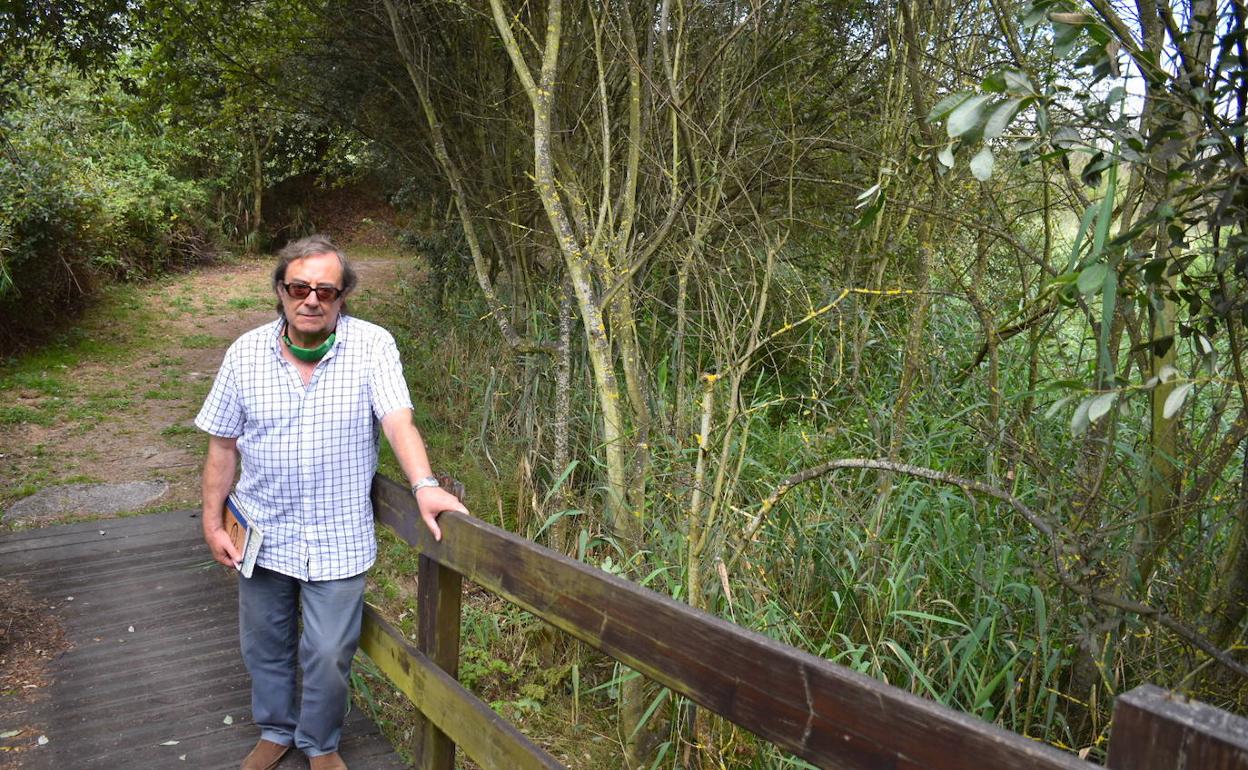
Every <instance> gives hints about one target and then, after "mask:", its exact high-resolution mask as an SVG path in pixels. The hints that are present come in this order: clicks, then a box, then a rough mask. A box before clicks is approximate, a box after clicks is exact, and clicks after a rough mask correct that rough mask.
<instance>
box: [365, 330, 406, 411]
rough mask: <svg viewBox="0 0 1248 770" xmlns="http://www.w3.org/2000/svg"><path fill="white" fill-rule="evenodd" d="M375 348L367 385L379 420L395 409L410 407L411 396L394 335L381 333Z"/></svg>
mask: <svg viewBox="0 0 1248 770" xmlns="http://www.w3.org/2000/svg"><path fill="white" fill-rule="evenodd" d="M377 348H378V349H377V354H376V355H375V356H374V357H373V367H372V371H371V372H370V373H369V382H368V385H369V392H370V394H371V399H372V405H373V414H374V415H376V417H377V419H378V420H380V419H381V418H383V417H385V416H386V415H387V414H389V413H390V412H393V411H394V410H395V409H411V408H412V397H411V395H409V394H408V392H407V380H405V379H403V364H402V362H401V361H400V360H399V347H398V346H397V345H395V344H394V337H392V336H390V334H389V333H383V334H382V336H381V339H380V340H378V345H377Z"/></svg>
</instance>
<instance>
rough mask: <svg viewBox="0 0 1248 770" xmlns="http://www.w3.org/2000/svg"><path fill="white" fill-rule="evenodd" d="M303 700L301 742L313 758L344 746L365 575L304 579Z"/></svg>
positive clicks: (297, 739)
mask: <svg viewBox="0 0 1248 770" xmlns="http://www.w3.org/2000/svg"><path fill="white" fill-rule="evenodd" d="M300 586H301V588H302V597H301V598H302V603H303V638H302V639H300V641H299V665H300V666H301V667H302V668H303V705H302V707H301V708H300V711H299V714H300V716H299V727H298V729H296V731H295V745H296V746H297V747H298V748H299V749H300V750H301V751H303V753H304V754H307V755H308V756H309V757H316V756H320V755H322V754H329V753H331V752H335V751H337V750H338V740H339V738H341V737H342V722H343V719H344V718H345V717H346V715H347V697H348V694H347V688H348V685H349V682H350V674H351V658H352V656H354V655H355V648H356V646H358V645H359V642H360V620H361V618H362V617H363V613H364V575H363V574H359V575H356V576H355V577H350V578H345V579H343V580H315V581H310V582H301V583H300Z"/></svg>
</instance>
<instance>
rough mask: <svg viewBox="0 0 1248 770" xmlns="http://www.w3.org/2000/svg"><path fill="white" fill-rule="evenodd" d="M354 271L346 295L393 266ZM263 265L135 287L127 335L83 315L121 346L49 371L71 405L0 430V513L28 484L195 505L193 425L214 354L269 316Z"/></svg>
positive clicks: (255, 262) (198, 451)
mask: <svg viewBox="0 0 1248 770" xmlns="http://www.w3.org/2000/svg"><path fill="white" fill-rule="evenodd" d="M353 265H354V266H355V268H356V270H357V272H358V273H359V275H360V283H359V288H358V289H357V294H366V293H369V292H382V293H384V292H385V287H386V286H387V285H393V283H394V281H395V280H396V278H397V275H398V273H399V269H400V265H401V263H400V261H399V260H397V259H393V258H369V259H362V260H356V261H353ZM271 269H272V260H271V258H267V257H266V258H262V259H252V260H247V261H244V262H241V263H239V264H234V265H227V266H219V267H214V268H207V269H203V270H198V271H195V272H192V273H187V274H184V275H180V276H175V277H173V278H170V279H164V280H162V281H160V282H158V283H155V284H151V285H149V286H145V287H141V288H139V289H138V290H137V291H136V292H135V295H134V296H136V297H137V298H136V299H133V300H128V302H129V305H128V306H127V307H126V308H125V309H124V311H123V314H122V315H120V317H121V318H123V319H127V318H130V317H133V318H137V319H139V321H138V322H136V323H135V324H134V328H125V327H127V326H129V324H128V323H126V322H122V323H118V322H117V321H116V320H114V319H115V318H116V317H118V316H117V314H114V316H113V317H112V318H110V317H109V316H108V314H107V313H101V314H100V315H102V316H103V317H93V316H91V315H89V316H88V318H87V319H86V320H85V321H84V324H83V329H84V331H85V332H86V334H87V335H88V336H89V337H96V338H98V339H106V340H109V341H110V342H116V341H118V340H120V341H121V342H122V347H123V352H122V353H121V354H119V355H116V356H115V357H113V358H111V359H103V360H101V359H100V357H98V356H96V357H87V358H86V360H83V361H82V362H80V363H75V364H69V365H65V369H64V370H63V371H59V372H53V374H55V375H56V376H58V377H59V378H60V379H62V380H64V381H65V382H67V383H68V384H69V385H68V388H67V391H68V392H67V395H66V396H65V397H66V398H68V399H70V400H71V401H72V403H71V404H70V405H69V406H68V408H65V409H61V410H60V411H58V412H57V415H58V417H57V419H56V421H55V422H54V423H53V424H51V425H40V424H37V423H34V422H25V423H20V424H16V425H11V424H10V425H0V507H5V508H7V506H8V505H9V504H11V503H12V502H14V501H15V500H16V499H18V498H20V497H22V496H25V495H26V494H30V493H32V492H34V491H35V489H33V488H32V486H34V487H37V488H43V487H46V486H51V485H53V484H65V483H71V482H84V481H86V482H109V483H116V482H124V481H145V480H154V479H160V480H164V481H166V482H168V484H169V491H168V492H167V493H166V494H165V496H164V497H163V498H161V499H160V500H159V501H157V502H156V503H155V504H153V506H151V507H150V508H149V510H158V509H164V510H168V509H173V508H189V507H198V504H199V503H198V501H199V466H200V463H201V462H202V457H203V452H204V449H205V447H206V441H205V439H204V437H203V434H201V433H199V432H198V431H197V430H195V428H194V426H193V422H192V421H193V420H194V418H195V414H196V413H197V412H198V410H199V407H200V404H201V403H202V401H203V397H204V395H205V394H206V393H207V391H208V388H209V386H210V385H211V382H212V378H213V377H214V375H215V374H216V371H217V368H218V366H219V365H220V363H221V358H222V356H223V355H224V354H225V348H226V347H227V346H228V345H229V343H230V342H231V341H233V340H234V339H235V338H236V337H238V336H239V335H240V334H242V333H243V332H245V331H247V330H249V329H252V328H255V327H256V326H259V325H261V324H263V323H265V322H267V321H269V320H271V319H272V318H273V317H274V302H275V300H274V298H273V294H272V291H271V290H270V289H269V288H268V287H269V280H270V274H271V273H270V271H271ZM136 304H137V307H135V305H136ZM118 327H121V328H118ZM2 395H3V397H4V400H6V401H9V403H10V404H14V405H17V406H29V407H31V408H37V407H38V406H39V405H40V404H41V403H42V402H43V400H44V399H47V398H51V397H52V396H49V395H47V394H46V393H41V392H39V391H38V390H31V389H25V390H20V389H19V390H18V392H17V393H8V394H2ZM19 485H20V486H19ZM83 513H85V512H83ZM40 523H51V522H40Z"/></svg>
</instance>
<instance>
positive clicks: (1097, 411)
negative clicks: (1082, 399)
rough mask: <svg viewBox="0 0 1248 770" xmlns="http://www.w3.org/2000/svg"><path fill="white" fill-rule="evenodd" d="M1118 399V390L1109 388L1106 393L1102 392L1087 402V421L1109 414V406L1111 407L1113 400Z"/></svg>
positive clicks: (1093, 420) (1094, 420)
mask: <svg viewBox="0 0 1248 770" xmlns="http://www.w3.org/2000/svg"><path fill="white" fill-rule="evenodd" d="M1117 399H1118V391H1116V390H1111V391H1109V392H1108V393H1102V394H1101V395H1099V396H1097V397H1096V398H1094V399H1092V401H1091V402H1090V403H1089V404H1088V422H1096V421H1097V420H1099V419H1101V418H1102V417H1104V416H1105V415H1107V414H1109V410H1110V408H1112V407H1113V405H1114V401H1116V400H1117Z"/></svg>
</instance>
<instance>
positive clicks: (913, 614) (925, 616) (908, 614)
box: [889, 610, 971, 631]
mask: <svg viewBox="0 0 1248 770" xmlns="http://www.w3.org/2000/svg"><path fill="white" fill-rule="evenodd" d="M889 616H890V617H892V616H900V617H903V618H918V619H919V620H930V621H932V622H934V623H947V624H949V625H951V626H957V627H958V628H965V629H966V630H967V631H970V630H971V627H970V626H968V625H967V624H965V623H963V622H962V621H960V620H955V619H953V618H946V617H943V616H941V615H933V614H931V613H930V612H920V611H919V610H893V611H892V612H890V613H889Z"/></svg>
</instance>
